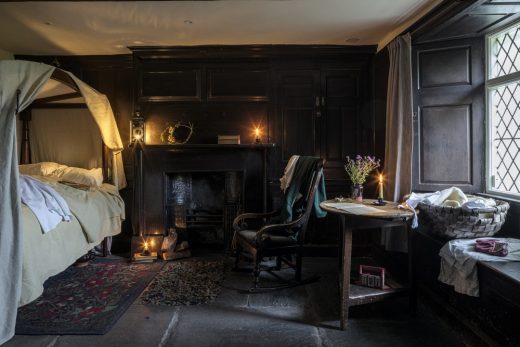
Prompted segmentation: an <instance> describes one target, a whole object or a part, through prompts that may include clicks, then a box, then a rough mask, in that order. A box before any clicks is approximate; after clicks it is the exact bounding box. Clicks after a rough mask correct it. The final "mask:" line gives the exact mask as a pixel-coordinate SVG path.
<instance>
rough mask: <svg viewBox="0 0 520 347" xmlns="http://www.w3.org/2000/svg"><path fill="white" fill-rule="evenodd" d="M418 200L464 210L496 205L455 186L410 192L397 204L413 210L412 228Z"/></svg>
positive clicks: (415, 220) (414, 226)
mask: <svg viewBox="0 0 520 347" xmlns="http://www.w3.org/2000/svg"><path fill="white" fill-rule="evenodd" d="M420 202H422V203H426V204H430V205H438V206H446V207H462V208H463V209H466V210H471V209H476V208H485V207H494V206H496V202H495V200H493V199H485V198H481V197H470V198H468V197H467V196H466V194H464V192H463V191H462V190H460V189H459V188H457V187H451V188H447V189H444V190H441V191H436V192H434V193H412V194H410V197H409V198H408V200H406V202H405V204H404V205H399V207H401V208H406V209H409V210H411V211H413V213H414V217H413V222H412V228H417V227H418V226H419V223H418V221H417V214H416V213H415V208H416V207H417V205H419V203H420Z"/></svg>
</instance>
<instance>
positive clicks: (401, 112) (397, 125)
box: [382, 34, 413, 252]
mask: <svg viewBox="0 0 520 347" xmlns="http://www.w3.org/2000/svg"><path fill="white" fill-rule="evenodd" d="M388 53H389V57H390V64H389V72H388V92H387V98H386V139H385V167H384V173H385V177H386V180H385V181H386V184H385V192H386V197H387V199H389V200H392V201H396V202H397V201H401V199H402V198H403V196H404V195H406V194H409V193H410V192H411V189H412V145H413V142H412V141H413V105H412V44H411V36H410V34H405V35H402V36H399V37H397V38H395V39H394V40H393V41H392V42H391V43H390V44H389V45H388ZM382 234H383V244H384V245H385V247H386V249H387V250H391V251H402V252H406V251H407V250H408V246H407V245H408V242H407V236H406V233H405V231H404V230H403V229H391V230H387V231H386V232H383V233H382Z"/></svg>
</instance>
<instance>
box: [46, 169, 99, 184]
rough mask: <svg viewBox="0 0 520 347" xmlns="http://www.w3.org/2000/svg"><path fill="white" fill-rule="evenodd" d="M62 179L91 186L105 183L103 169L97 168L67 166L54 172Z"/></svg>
mask: <svg viewBox="0 0 520 347" xmlns="http://www.w3.org/2000/svg"><path fill="white" fill-rule="evenodd" d="M54 174H55V175H57V177H58V178H59V179H60V180H62V181H69V182H74V183H79V184H85V185H87V186H89V187H99V186H100V185H102V184H103V171H102V170H101V168H97V169H90V170H87V169H82V168H79V167H65V168H64V169H62V170H57V171H55V173H54Z"/></svg>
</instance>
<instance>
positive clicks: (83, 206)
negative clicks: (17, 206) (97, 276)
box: [19, 176, 125, 306]
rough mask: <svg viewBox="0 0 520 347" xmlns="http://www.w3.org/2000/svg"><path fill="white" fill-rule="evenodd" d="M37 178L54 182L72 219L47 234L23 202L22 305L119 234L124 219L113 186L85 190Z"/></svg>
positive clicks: (105, 185)
mask: <svg viewBox="0 0 520 347" xmlns="http://www.w3.org/2000/svg"><path fill="white" fill-rule="evenodd" d="M34 177H35V178H37V179H39V180H41V181H43V182H46V183H48V184H50V185H52V187H53V188H54V189H56V191H57V192H58V193H59V194H60V195H61V196H63V198H64V199H65V200H66V201H67V203H68V204H69V207H70V210H71V212H72V214H73V218H72V221H70V222H61V223H60V224H58V226H57V227H56V229H54V230H51V231H50V232H48V233H47V234H44V233H43V232H42V230H41V226H40V224H39V223H38V220H37V219H36V216H35V215H34V214H33V213H32V211H31V210H30V209H29V208H28V207H27V206H25V205H22V220H23V231H24V232H23V265H22V295H21V298H20V301H19V306H22V305H25V304H27V303H29V302H31V301H33V300H34V299H36V298H37V297H39V296H40V295H41V294H42V292H43V283H44V282H45V280H46V279H47V278H49V277H50V276H54V275H56V274H58V273H60V272H62V271H63V270H65V269H66V268H67V267H68V266H69V265H71V264H72V263H73V262H74V261H75V260H76V259H78V258H79V257H81V256H82V255H84V254H85V253H86V252H87V251H89V250H90V249H92V248H93V247H94V246H95V245H97V244H99V243H100V242H101V241H102V240H103V238H104V237H106V236H113V235H116V234H118V233H120V232H121V222H122V220H124V218H125V212H124V211H125V208H124V202H123V199H122V198H121V196H120V195H119V193H118V190H117V188H116V187H114V186H112V185H109V184H103V185H102V186H101V187H99V188H90V190H89V191H83V190H80V189H76V188H72V187H68V186H66V185H63V184H60V183H58V182H56V181H55V180H52V179H49V178H45V177H40V176H34Z"/></svg>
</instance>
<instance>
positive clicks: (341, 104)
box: [320, 68, 374, 179]
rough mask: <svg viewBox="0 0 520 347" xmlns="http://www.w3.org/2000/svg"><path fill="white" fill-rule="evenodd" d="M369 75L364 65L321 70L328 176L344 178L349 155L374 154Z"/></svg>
mask: <svg viewBox="0 0 520 347" xmlns="http://www.w3.org/2000/svg"><path fill="white" fill-rule="evenodd" d="M368 78H369V76H368V74H367V72H366V71H364V70H363V69H362V68H355V69H326V70H323V71H322V72H321V98H320V111H321V112H320V117H321V118H322V120H321V123H320V124H321V127H320V141H321V146H320V156H321V157H322V158H325V159H326V160H327V170H326V174H327V177H328V178H329V179H344V178H345V173H344V170H343V166H344V163H345V157H346V156H347V155H349V156H351V157H352V156H355V155H356V154H363V155H365V154H370V155H373V150H374V149H373V115H372V114H371V112H367V111H366V109H364V105H365V104H366V103H367V94H368V91H367V86H368V84H367V81H368Z"/></svg>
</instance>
